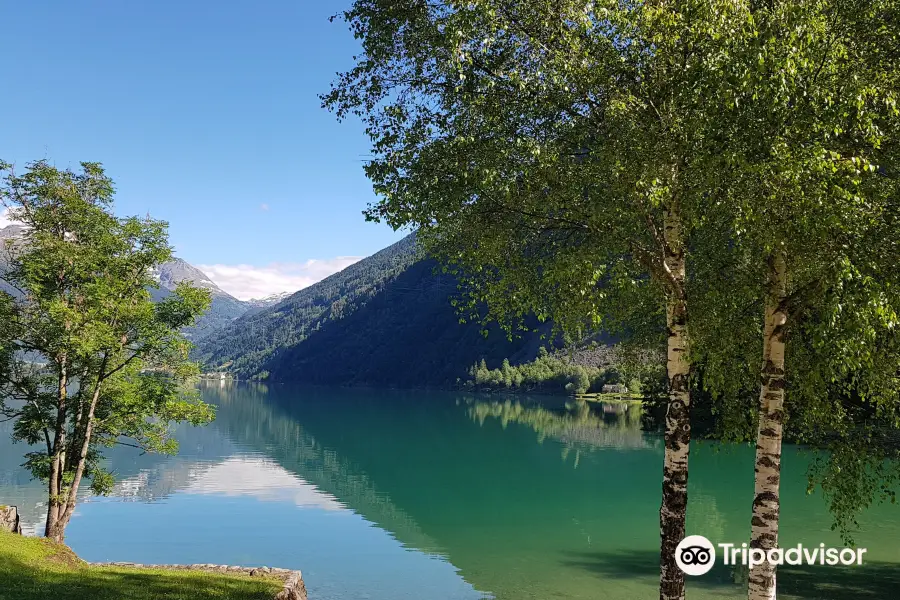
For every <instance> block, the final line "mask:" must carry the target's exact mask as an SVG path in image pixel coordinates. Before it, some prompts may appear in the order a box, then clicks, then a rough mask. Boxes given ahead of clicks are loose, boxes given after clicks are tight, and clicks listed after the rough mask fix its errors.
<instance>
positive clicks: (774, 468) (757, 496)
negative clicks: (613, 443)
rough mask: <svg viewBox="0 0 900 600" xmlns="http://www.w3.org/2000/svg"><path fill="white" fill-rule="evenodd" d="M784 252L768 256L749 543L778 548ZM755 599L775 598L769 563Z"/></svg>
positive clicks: (756, 576)
mask: <svg viewBox="0 0 900 600" xmlns="http://www.w3.org/2000/svg"><path fill="white" fill-rule="evenodd" d="M786 289H787V285H786V267H785V261H784V256H783V255H782V254H781V253H776V254H774V255H773V256H772V257H771V258H770V260H769V291H768V294H767V295H766V309H765V310H766V313H765V326H764V329H763V364H762V373H761V375H762V377H761V386H760V391H759V430H758V432H757V436H756V468H755V489H754V497H753V519H752V525H751V530H750V547H751V548H761V549H763V550H769V549H772V548H776V547H777V546H778V517H779V512H780V510H781V500H780V498H779V491H778V487H779V484H780V483H781V438H782V425H783V422H784V388H785V377H784V351H785V337H784V336H785V326H786V325H787V317H788V315H787V310H786V309H785V307H784V301H785V297H786V294H787V292H786ZM748 597H749V599H750V600H771V599H774V598H775V566H774V565H770V564H769V563H768V562H765V561H764V562H763V564H761V565H758V566H756V567H754V568H753V569H752V570H751V571H750V581H749V587H748Z"/></svg>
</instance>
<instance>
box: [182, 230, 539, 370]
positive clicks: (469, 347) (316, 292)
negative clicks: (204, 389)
mask: <svg viewBox="0 0 900 600" xmlns="http://www.w3.org/2000/svg"><path fill="white" fill-rule="evenodd" d="M434 267H435V263H434V262H432V261H430V260H420V259H419V258H418V257H417V255H416V249H415V240H414V238H413V237H412V236H409V237H407V238H404V239H403V240H401V241H400V242H397V243H396V244H394V245H392V246H389V247H388V248H385V249H384V250H382V251H381V252H378V253H376V254H374V255H373V256H370V257H369V258H366V259H364V260H362V261H360V262H358V263H355V264H353V265H351V266H349V267H347V268H346V269H344V270H343V271H341V272H339V273H336V274H335V275H332V276H331V277H328V278H326V279H324V280H322V281H320V282H319V283H316V284H314V285H312V286H310V287H308V288H306V289H303V290H301V291H299V292H297V293H296V294H294V295H293V296H291V297H289V298H288V299H287V300H285V301H283V302H281V303H280V304H278V305H277V306H274V307H270V308H268V309H265V310H263V311H261V312H258V313H256V314H248V315H246V316H244V317H242V318H240V319H238V320H237V321H235V322H234V323H232V324H231V325H229V326H227V327H226V328H224V329H223V330H221V331H218V332H216V333H214V334H213V335H210V336H209V337H207V338H205V339H203V340H201V341H200V342H199V344H198V347H197V350H196V356H197V358H198V359H200V360H201V361H203V362H204V363H205V364H206V368H207V369H209V370H217V369H224V370H228V371H230V372H232V373H234V374H236V375H237V376H239V377H241V378H247V377H252V376H255V375H259V374H261V373H265V372H268V374H269V377H270V378H271V379H272V380H275V381H286V382H287V381H291V382H303V383H316V384H329V385H343V384H358V385H375V386H398V387H411V386H443V385H448V384H454V383H455V382H456V379H457V378H462V379H465V378H466V377H467V371H468V369H469V367H471V366H472V365H473V364H474V363H475V362H477V361H479V360H481V359H482V358H484V359H486V360H487V362H488V363H491V364H492V365H493V366H499V364H500V363H501V362H502V361H503V359H504V358H509V359H510V360H512V361H524V360H530V359H531V358H533V357H534V356H535V355H536V353H537V349H538V347H539V346H540V345H541V340H540V339H539V337H540V336H539V335H538V334H529V335H527V336H525V337H524V338H517V339H514V340H512V341H510V340H508V339H507V338H506V336H505V334H503V332H501V331H500V330H499V329H498V328H493V329H492V330H491V331H490V334H489V335H488V336H487V337H486V338H485V337H484V336H483V335H482V334H481V327H479V326H478V325H477V324H465V325H461V324H460V323H459V317H458V315H457V314H456V312H455V309H454V308H453V307H452V306H451V305H450V297H451V296H452V295H453V294H454V293H456V290H457V288H456V280H455V279H454V278H452V277H451V276H448V275H441V274H435V272H434Z"/></svg>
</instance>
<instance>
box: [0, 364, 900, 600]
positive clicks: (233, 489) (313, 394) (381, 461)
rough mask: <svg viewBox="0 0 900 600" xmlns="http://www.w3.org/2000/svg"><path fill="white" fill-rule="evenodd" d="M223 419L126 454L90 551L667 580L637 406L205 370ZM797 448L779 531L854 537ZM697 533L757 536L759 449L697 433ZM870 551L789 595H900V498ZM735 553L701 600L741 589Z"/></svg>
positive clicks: (862, 538) (12, 494)
mask: <svg viewBox="0 0 900 600" xmlns="http://www.w3.org/2000/svg"><path fill="white" fill-rule="evenodd" d="M202 389H203V395H204V398H205V400H206V401H208V402H210V403H212V404H214V405H216V407H217V418H216V421H215V422H214V423H213V424H211V425H209V426H208V427H203V428H191V427H180V428H178V429H177V431H176V437H177V438H178V439H179V440H180V443H181V450H180V452H179V454H178V455H177V456H174V457H168V456H157V455H140V454H139V453H138V452H137V451H136V450H134V449H130V448H124V447H122V448H115V449H113V450H111V451H109V453H108V457H109V461H108V462H109V466H110V467H111V468H112V469H113V470H114V471H115V472H116V474H117V477H118V478H119V481H118V483H117V484H116V487H115V491H114V493H113V495H112V496H110V497H104V498H91V497H86V498H85V499H84V501H83V502H82V503H81V504H80V505H79V508H78V510H77V512H76V515H75V517H74V518H73V520H72V523H71V525H70V526H69V529H68V533H67V542H68V543H69V545H70V546H71V547H72V548H73V549H74V550H75V551H76V552H77V553H78V554H79V555H81V556H82V557H83V558H85V559H86V560H89V561H133V562H140V563H216V564H237V565H248V566H256V565H268V566H277V567H286V568H294V569H300V570H302V571H303V575H304V579H305V580H306V583H307V587H308V588H309V592H310V598H311V599H312V600H351V599H354V600H355V599H385V600H403V599H409V600H432V599H434V600H456V599H459V600H466V599H475V598H492V597H493V598H498V599H500V600H507V599H508V600H514V599H515V600H522V599H529V598H534V599H538V598H540V599H546V598H557V599H587V598H591V599H597V598H603V599H613V600H619V599H621V600H632V599H635V598H655V597H656V583H657V577H658V544H659V534H658V531H659V529H658V527H659V526H658V510H659V501H660V488H661V470H662V455H663V446H662V440H661V439H660V438H659V437H657V436H652V435H647V434H645V433H643V432H641V430H640V414H639V408H638V407H630V406H626V405H615V404H612V405H601V404H597V403H590V404H581V405H576V404H574V403H572V402H571V401H569V400H568V399H565V398H552V397H542V398H524V397H519V398H508V399H503V398H499V397H491V396H481V395H474V394H462V393H438V392H398V391H371V390H345V389H339V390H328V389H304V388H288V387H281V386H263V385H251V384H230V383H224V382H223V383H222V385H220V384H219V383H218V382H216V383H214V384H204V385H203V386H202ZM9 425H10V424H9V423H6V424H2V425H0V503H5V504H16V505H18V506H19V508H20V511H21V513H22V518H23V521H24V524H25V525H26V529H27V530H31V531H34V530H36V529H37V530H40V529H41V522H42V520H43V518H44V515H43V511H44V510H45V509H44V508H43V506H42V504H41V502H42V501H43V494H44V493H45V491H44V488H43V487H42V486H41V485H40V484H38V483H36V482H33V481H30V480H29V476H28V474H27V473H25V472H24V471H23V470H22V469H20V468H19V467H18V465H19V464H20V463H21V462H22V454H23V452H24V451H25V448H24V447H23V446H22V445H21V444H18V445H13V444H12V443H11V441H10V439H9V431H10V426H9ZM808 460H809V459H808V457H807V455H806V454H803V453H801V452H799V451H798V450H797V449H796V448H785V452H784V460H783V462H784V475H783V483H782V486H783V491H782V529H781V531H782V534H781V545H782V546H792V545H796V544H797V543H803V544H805V545H809V546H818V545H819V543H825V544H826V545H834V546H840V545H841V543H840V539H839V537H838V535H837V534H835V533H834V532H832V531H831V530H830V524H831V520H830V517H829V515H828V512H827V509H826V506H825V503H824V502H823V500H822V499H821V498H820V497H819V496H817V495H812V496H808V495H807V494H806V479H805V470H806V466H807V461H808ZM690 462H691V466H690V468H691V478H690V492H689V493H690V506H689V519H688V533H693V534H700V535H705V536H706V537H708V538H710V539H711V540H712V541H713V542H714V543H718V542H732V543H737V544H738V545H739V544H740V543H741V542H743V541H747V539H748V537H749V511H750V504H751V500H752V493H753V452H752V448H750V447H749V446H740V447H730V448H725V449H722V448H717V447H716V446H714V445H712V444H709V443H698V444H695V445H694V447H693V449H692V452H691V459H690ZM856 541H857V543H858V545H859V546H861V547H864V548H867V549H868V552H867V554H866V555H865V562H864V564H863V565H862V566H860V567H844V566H839V567H829V566H819V567H805V568H799V567H790V568H782V569H780V570H779V588H780V591H781V592H782V593H781V594H780V595H779V596H780V597H784V598H788V597H791V598H804V599H813V598H890V597H897V590H898V589H900V508H898V507H896V506H891V505H880V506H876V507H874V508H872V509H871V510H869V511H868V512H866V513H864V515H863V519H862V520H861V530H860V531H859V532H858V533H857V534H856ZM735 577H736V575H735V573H733V572H732V571H731V570H730V567H727V566H724V565H721V564H717V565H716V567H715V568H714V569H713V571H712V572H710V573H709V574H707V575H705V576H702V577H697V578H692V579H691V580H690V581H689V584H688V585H689V589H688V597H689V599H698V598H702V599H706V598H710V599H712V598H741V597H744V593H743V592H742V588H741V587H740V585H738V584H736V583H735V582H734V580H735Z"/></svg>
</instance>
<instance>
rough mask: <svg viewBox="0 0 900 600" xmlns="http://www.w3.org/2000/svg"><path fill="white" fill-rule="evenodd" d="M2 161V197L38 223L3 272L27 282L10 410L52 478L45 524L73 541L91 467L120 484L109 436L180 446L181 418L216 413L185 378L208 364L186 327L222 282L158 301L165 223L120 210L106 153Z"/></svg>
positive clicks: (154, 447)
mask: <svg viewBox="0 0 900 600" xmlns="http://www.w3.org/2000/svg"><path fill="white" fill-rule="evenodd" d="M2 166H3V170H4V171H5V172H6V178H5V181H4V185H3V187H2V189H0V194H2V200H3V203H4V205H6V206H7V207H9V208H10V216H11V218H12V219H13V220H15V221H18V222H21V223H22V224H23V225H24V227H25V233H24V238H23V239H22V240H21V241H20V242H19V243H16V244H14V245H10V246H9V247H8V248H7V251H8V252H9V254H10V261H9V268H8V270H7V271H6V272H5V273H4V274H3V275H2V277H3V279H4V281H6V282H7V283H8V284H9V285H10V286H12V287H13V288H14V289H15V290H17V291H18V294H17V297H13V296H12V295H11V294H8V293H3V294H0V321H2V323H3V328H2V331H0V358H2V360H0V399H2V400H0V410H2V413H3V415H4V416H5V417H6V418H11V419H15V421H16V422H15V425H14V429H13V437H14V438H15V439H16V440H20V441H23V442H26V443H27V444H29V445H32V446H33V449H32V450H31V451H30V452H28V453H27V454H26V466H27V467H28V468H29V469H30V470H31V472H32V473H33V474H34V476H35V477H38V478H40V479H41V480H43V481H46V482H47V483H48V520H47V530H46V533H47V535H48V537H52V538H53V539H55V540H57V541H61V540H62V538H63V535H64V530H65V526H66V525H67V523H68V521H69V519H70V518H71V516H72V512H73V511H74V508H75V503H76V500H77V495H78V490H79V486H80V484H81V481H82V478H84V477H87V478H88V479H89V480H91V484H92V487H93V489H94V491H95V492H99V493H102V492H104V491H106V490H108V489H109V486H110V484H111V477H112V476H111V474H110V473H107V472H105V471H104V470H103V469H102V466H101V462H100V459H101V458H102V448H103V447H108V446H111V445H113V444H116V443H129V444H133V445H136V446H138V447H141V448H143V449H145V450H148V451H162V452H173V451H174V450H175V448H176V446H175V442H174V441H173V440H172V439H170V438H169V436H168V425H169V423H171V422H173V421H189V422H191V423H203V422H206V421H208V420H210V419H211V418H212V411H211V409H210V407H209V406H207V405H206V404H203V403H202V402H200V401H199V399H198V396H197V395H196V393H195V392H194V391H192V390H191V389H189V388H187V387H185V386H184V382H185V381H186V379H187V378H189V377H190V376H192V375H193V374H195V373H196V372H197V369H196V365H194V364H193V363H191V362H189V361H188V360H187V354H188V350H189V343H188V342H187V340H185V339H184V337H183V336H182V335H181V333H180V331H179V330H180V329H181V328H182V327H185V326H189V325H191V324H193V322H194V320H195V319H196V318H197V317H198V316H199V315H200V314H202V312H203V311H204V310H205V309H206V308H207V307H208V305H209V294H208V292H206V291H204V290H199V289H196V288H192V287H190V286H189V285H180V286H178V288H177V289H176V290H175V292H174V293H173V294H171V295H170V296H168V297H167V298H166V299H164V300H162V301H161V302H158V303H154V302H152V300H151V294H150V290H151V289H152V288H154V287H155V286H156V282H155V281H154V279H153V277H152V270H153V268H154V267H157V266H158V265H160V264H161V263H164V262H166V261H167V260H169V259H170V258H171V255H172V250H171V248H170V247H169V245H168V242H167V234H166V224H165V223H164V222H161V221H155V220H152V219H150V218H149V217H148V218H144V219H141V218H136V217H129V218H124V219H122V218H117V217H115V216H114V215H113V214H112V212H111V208H112V199H113V185H112V181H111V180H110V179H109V178H108V177H107V176H106V175H105V173H104V171H103V169H102V167H101V166H100V165H99V164H97V163H83V164H82V170H81V171H80V172H73V171H68V170H60V169H57V168H55V167H53V166H52V165H50V164H49V163H47V162H44V161H38V162H35V163H32V164H30V165H28V168H27V170H26V172H25V173H24V174H22V175H17V174H16V173H15V172H14V171H13V169H12V167H11V166H9V165H2ZM126 439H129V440H130V441H129V442H126V441H125V440H126Z"/></svg>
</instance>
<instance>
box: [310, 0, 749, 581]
mask: <svg viewBox="0 0 900 600" xmlns="http://www.w3.org/2000/svg"><path fill="white" fill-rule="evenodd" d="M343 17H344V19H345V20H346V21H347V22H348V23H349V24H350V27H351V29H352V30H353V32H354V34H355V35H356V37H357V38H359V39H360V40H361V42H362V46H363V54H362V56H361V57H359V59H358V62H357V64H356V66H355V67H354V68H353V69H351V70H350V71H348V72H346V73H344V74H343V75H341V76H340V77H339V79H338V81H337V82H336V84H335V85H334V86H333V88H332V90H331V92H330V93H328V94H326V95H325V96H324V97H323V100H324V104H325V105H326V106H327V107H330V108H332V109H333V110H335V111H336V113H337V115H338V117H339V118H341V117H345V116H347V115H357V116H359V117H361V118H362V119H363V120H364V122H365V123H366V125H367V132H368V133H369V135H370V137H371V138H372V142H373V153H374V156H375V158H374V159H373V160H372V161H370V162H369V163H368V164H367V166H366V171H367V174H368V175H369V177H370V178H371V179H372V180H373V182H374V184H375V189H376V191H377V192H378V193H379V194H380V195H381V196H382V200H381V201H380V202H379V203H377V204H376V205H375V206H372V207H370V209H369V210H368V211H367V215H368V217H369V218H372V219H377V220H386V221H387V222H388V223H390V224H391V225H393V226H395V227H404V226H411V227H415V228H416V229H417V231H418V234H417V235H418V237H419V240H420V241H422V243H423V244H424V246H425V248H426V249H427V250H428V251H429V252H430V253H431V254H433V255H435V256H437V257H439V258H441V259H442V260H443V261H444V262H445V263H446V264H448V265H449V268H450V269H451V270H454V271H455V272H457V273H461V274H463V275H465V284H466V285H467V290H466V292H467V293H468V294H469V300H470V302H469V303H468V304H467V305H465V306H464V308H469V309H472V310H473V311H474V310H476V309H477V308H478V307H480V306H482V305H486V306H487V313H486V314H481V315H480V316H481V317H483V318H485V319H498V320H501V321H505V322H507V325H508V326H509V327H510V328H511V329H516V328H518V327H521V324H522V323H521V322H522V319H523V318H524V317H525V316H526V315H528V314H531V313H536V314H537V316H538V317H539V318H541V319H553V321H554V322H555V323H556V324H557V325H558V326H559V327H560V328H562V329H563V330H564V332H565V333H567V334H570V335H571V337H572V338H574V339H581V337H582V333H583V331H584V330H585V329H590V328H596V327H598V326H599V325H600V324H601V323H603V325H604V326H605V327H606V328H608V329H614V328H618V329H621V330H624V331H627V332H629V333H631V334H632V335H633V339H636V340H639V339H641V336H640V335H638V334H642V335H644V336H645V337H644V338H643V341H646V340H648V339H649V340H652V341H653V343H657V342H658V341H660V338H661V337H662V333H661V332H663V331H664V332H665V339H666V346H667V353H668V358H667V379H668V403H667V410H666V433H665V436H666V452H665V459H664V469H663V500H662V505H661V509H660V530H661V548H662V551H661V580H660V597H661V598H681V597H683V595H684V578H683V574H682V572H681V571H680V570H679V569H678V568H677V567H676V565H675V562H674V550H675V546H676V545H677V543H678V541H680V540H681V539H682V538H683V537H684V519H685V511H686V507H687V473H688V454H689V449H690V418H689V412H690V393H689V384H688V382H689V379H690V361H689V357H690V353H689V351H690V334H689V294H688V280H687V278H686V270H687V257H688V249H689V247H690V246H691V244H692V243H693V242H692V240H693V237H694V235H695V234H696V233H697V232H699V231H701V228H700V226H701V225H702V223H703V221H704V219H706V218H707V213H709V212H710V209H712V208H714V207H715V204H714V201H715V200H716V198H715V196H714V195H713V194H712V192H716V191H717V190H718V185H719V184H718V180H719V177H720V174H721V169H720V167H721V166H722V165H721V163H722V157H723V152H722V150H723V146H722V144H723V143H724V139H725V138H724V137H723V136H722V135H720V131H719V124H718V116H719V115H718V113H719V106H718V104H719V102H720V100H719V98H718V95H717V94H718V90H719V88H720V87H721V85H722V81H721V64H722V63H723V62H726V61H727V60H729V54H728V52H729V47H730V45H731V43H732V41H733V40H732V36H734V35H739V32H741V31H743V29H742V22H743V21H744V20H745V19H746V10H745V9H744V7H743V6H742V3H736V2H733V1H730V0H727V1H726V0H722V1H700V0H696V1H686V2H654V3H621V2H614V1H612V0H609V1H600V2H593V3H584V2H576V1H572V0H562V1H560V2H554V3H549V4H548V3H546V2H538V1H534V0H529V1H524V2H517V3H508V2H501V1H499V0H476V1H473V2H466V3H458V2H453V1H448V2H430V3H424V2H419V1H417V0H403V1H399V2H398V1H391V2H388V1H386V0H357V1H356V2H354V4H353V6H352V7H351V8H350V9H349V10H348V11H346V12H345V13H344V14H343Z"/></svg>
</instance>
